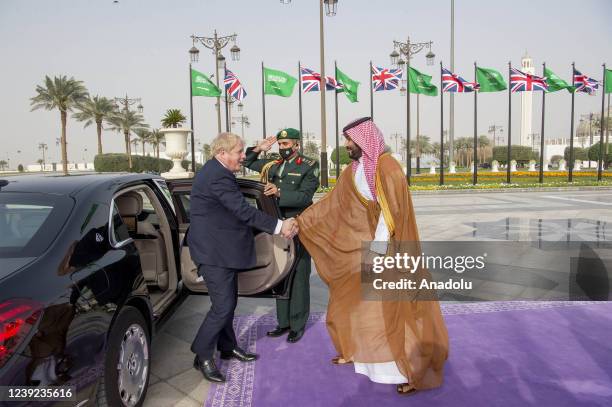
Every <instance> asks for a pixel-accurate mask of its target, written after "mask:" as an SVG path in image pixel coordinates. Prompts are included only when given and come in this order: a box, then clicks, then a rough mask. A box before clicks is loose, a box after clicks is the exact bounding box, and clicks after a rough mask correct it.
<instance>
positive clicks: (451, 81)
mask: <svg viewBox="0 0 612 407" xmlns="http://www.w3.org/2000/svg"><path fill="white" fill-rule="evenodd" d="M479 88H480V85H479V84H477V83H476V82H468V81H466V80H465V79H463V78H462V77H461V76H459V75H457V74H455V73H452V72H451V71H449V70H448V69H446V68H442V91H443V92H456V93H465V92H474V89H479Z"/></svg>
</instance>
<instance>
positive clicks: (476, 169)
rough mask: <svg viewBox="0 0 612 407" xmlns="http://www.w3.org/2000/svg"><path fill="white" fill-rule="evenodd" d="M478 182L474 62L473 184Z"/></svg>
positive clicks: (476, 101) (476, 99)
mask: <svg viewBox="0 0 612 407" xmlns="http://www.w3.org/2000/svg"><path fill="white" fill-rule="evenodd" d="M477 182H478V92H477V91H476V61H474V177H473V180H472V183H473V184H474V185H476V183H477Z"/></svg>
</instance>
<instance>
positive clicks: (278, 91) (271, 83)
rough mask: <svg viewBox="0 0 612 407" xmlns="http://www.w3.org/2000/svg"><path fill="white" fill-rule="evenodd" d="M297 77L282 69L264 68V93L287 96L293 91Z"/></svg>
mask: <svg viewBox="0 0 612 407" xmlns="http://www.w3.org/2000/svg"><path fill="white" fill-rule="evenodd" d="M296 83H297V79H295V78H294V77H293V76H291V75H289V74H288V73H286V72H283V71H277V70H275V69H269V68H264V93H265V94H266V95H276V96H282V97H284V98H288V97H289V96H291V94H292V93H293V88H294V87H295V84H296Z"/></svg>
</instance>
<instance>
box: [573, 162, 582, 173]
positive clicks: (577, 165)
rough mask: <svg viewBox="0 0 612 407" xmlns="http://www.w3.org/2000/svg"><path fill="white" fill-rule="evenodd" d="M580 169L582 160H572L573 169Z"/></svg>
mask: <svg viewBox="0 0 612 407" xmlns="http://www.w3.org/2000/svg"><path fill="white" fill-rule="evenodd" d="M581 169H582V161H580V160H576V161H574V171H580V170H581Z"/></svg>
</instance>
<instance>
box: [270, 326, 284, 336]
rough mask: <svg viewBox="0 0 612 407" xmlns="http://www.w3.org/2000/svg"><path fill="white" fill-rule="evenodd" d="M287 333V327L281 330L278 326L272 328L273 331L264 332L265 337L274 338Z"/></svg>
mask: <svg viewBox="0 0 612 407" xmlns="http://www.w3.org/2000/svg"><path fill="white" fill-rule="evenodd" d="M287 332H289V327H287V328H281V327H280V326H277V327H276V328H274V330H272V331H268V332H266V335H268V336H271V337H273V338H276V337H278V336H281V335H284V334H286V333H287Z"/></svg>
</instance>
